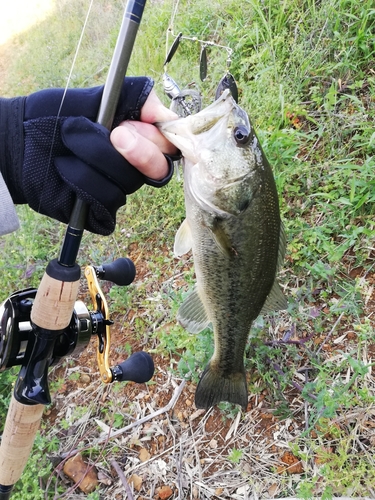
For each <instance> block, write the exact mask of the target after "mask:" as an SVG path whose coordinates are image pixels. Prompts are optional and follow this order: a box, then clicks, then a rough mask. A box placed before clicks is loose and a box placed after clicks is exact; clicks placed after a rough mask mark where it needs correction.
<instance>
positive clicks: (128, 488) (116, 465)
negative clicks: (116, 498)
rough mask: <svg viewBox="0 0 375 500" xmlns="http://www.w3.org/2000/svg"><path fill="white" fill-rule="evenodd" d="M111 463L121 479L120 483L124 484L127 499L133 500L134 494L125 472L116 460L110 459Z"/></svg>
mask: <svg viewBox="0 0 375 500" xmlns="http://www.w3.org/2000/svg"><path fill="white" fill-rule="evenodd" d="M111 465H112V467H113V468H114V469H115V471H116V472H117V474H118V477H119V478H120V479H121V482H122V484H123V486H124V490H125V492H126V495H127V497H128V500H134V496H133V493H132V490H131V489H130V486H129V483H128V482H127V480H126V477H125V474H124V473H123V471H122V469H121V467H120V466H119V464H118V463H117V462H116V460H111Z"/></svg>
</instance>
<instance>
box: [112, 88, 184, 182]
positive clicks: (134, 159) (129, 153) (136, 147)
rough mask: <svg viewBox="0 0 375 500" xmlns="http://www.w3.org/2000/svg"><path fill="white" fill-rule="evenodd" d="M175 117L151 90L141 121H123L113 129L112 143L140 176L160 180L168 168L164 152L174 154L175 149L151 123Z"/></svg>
mask: <svg viewBox="0 0 375 500" xmlns="http://www.w3.org/2000/svg"><path fill="white" fill-rule="evenodd" d="M176 118H178V116H177V115H176V113H174V112H173V111H170V110H169V109H168V108H166V107H165V106H164V105H163V104H162V102H161V101H160V99H159V98H158V96H157V95H156V93H155V91H154V90H152V91H151V93H150V95H149V96H148V98H147V100H146V102H145V104H144V105H143V107H142V110H141V116H140V121H130V120H127V121H124V122H122V123H121V124H120V125H119V126H118V127H116V128H115V129H114V130H113V131H112V133H111V142H112V144H113V146H114V147H115V148H116V149H117V151H118V152H119V153H121V154H122V155H123V156H124V158H126V160H127V161H128V162H129V163H131V164H132V165H133V166H134V167H136V168H137V169H138V170H139V171H140V172H142V174H143V175H145V176H146V177H149V178H150V179H154V180H156V181H160V180H161V179H164V178H165V177H166V176H167V175H168V172H169V168H170V166H169V164H168V162H167V160H166V158H165V156H164V155H169V156H174V155H176V154H177V152H178V150H177V149H176V147H175V146H174V145H173V144H172V143H170V142H169V141H168V140H167V139H166V138H165V137H164V136H163V135H162V134H161V132H160V131H159V130H158V129H157V128H156V127H155V126H154V125H153V124H154V123H155V122H162V121H167V120H174V119H176Z"/></svg>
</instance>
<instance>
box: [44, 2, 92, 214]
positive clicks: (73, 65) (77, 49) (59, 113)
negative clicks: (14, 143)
mask: <svg viewBox="0 0 375 500" xmlns="http://www.w3.org/2000/svg"><path fill="white" fill-rule="evenodd" d="M93 3H94V0H90V4H89V7H88V10H87V13H86V17H85V21H84V23H83V27H82V29H81V34H80V37H79V40H78V43H77V47H76V50H75V53H74V57H73V61H72V64H71V66H70V71H69V75H68V78H67V80H66V84H65V87H64V92H63V95H62V97H61V102H60V106H59V109H58V111H57V115H56V120H55V126H54V129H53V133H52V141H51V148H50V152H49V157H48V163H47V169H46V173H45V175H44V180H43V183H42V192H43V191H44V186H45V184H46V179H47V178H48V174H49V170H50V166H51V163H52V156H53V146H54V143H55V139H56V134H57V125H58V121H59V118H60V116H61V110H62V107H63V104H64V101H65V97H66V93H67V91H68V88H69V85H70V82H71V79H72V75H73V70H74V67H75V64H76V61H77V57H78V53H79V51H80V49H81V45H82V40H83V37H84V34H85V31H86V27H87V24H88V20H89V17H90V13H91V9H92V6H93ZM41 203H42V197H41V199H40V202H39V207H38V213H40V207H41Z"/></svg>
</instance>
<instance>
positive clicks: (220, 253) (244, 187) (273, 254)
mask: <svg viewBox="0 0 375 500" xmlns="http://www.w3.org/2000/svg"><path fill="white" fill-rule="evenodd" d="M157 126H158V127H159V129H160V131H161V132H162V133H163V134H164V136H165V137H167V139H169V141H171V142H172V143H173V144H174V145H175V146H176V147H177V148H179V149H180V150H181V152H182V155H183V156H184V158H185V160H184V193H185V205H186V219H185V221H184V222H183V223H182V225H181V227H180V228H179V230H178V232H177V234H176V239H175V245H174V252H175V254H176V255H177V256H180V255H183V254H184V253H186V252H188V251H189V250H190V249H192V252H193V259H194V267H195V273H196V286H195V288H194V289H193V291H192V292H191V293H190V294H189V295H188V296H187V298H186V300H185V301H184V302H183V304H182V305H181V307H180V309H179V311H178V316H177V317H178V320H179V321H180V323H181V324H182V326H184V327H185V328H186V329H187V330H188V331H189V332H191V333H198V332H200V331H201V330H203V329H204V328H206V327H207V326H208V325H209V324H210V323H211V324H212V328H213V332H214V340H215V351H214V354H213V356H212V358H211V360H210V362H209V363H208V365H207V366H206V368H205V370H204V372H203V374H202V376H201V378H200V381H199V384H198V386H197V390H196V393H195V404H196V406H197V408H209V407H211V406H213V405H215V404H217V403H219V402H220V401H228V402H231V403H236V404H239V405H241V406H242V407H243V408H244V409H246V407H247V403H248V394H247V381H246V373H245V368H244V351H245V347H246V342H247V338H248V336H249V332H250V327H251V324H252V322H253V321H254V320H255V319H256V317H257V316H258V315H259V314H260V313H261V312H263V313H264V312H267V311H271V310H277V309H283V308H285V307H286V299H285V297H284V295H283V293H282V291H281V288H280V286H279V284H278V283H277V281H276V280H275V278H276V274H277V271H278V269H279V267H280V265H281V263H282V261H283V258H284V252H285V237H284V231H283V227H282V224H281V221H280V213H279V203H278V196H277V191H276V186H275V181H274V177H273V174H272V170H271V167H270V165H269V163H268V161H267V158H266V157H265V155H264V153H263V151H262V148H261V146H260V144H259V141H258V139H257V136H256V134H255V131H254V129H253V127H252V125H251V123H250V121H249V118H248V116H247V114H246V112H245V111H244V110H243V109H242V108H241V107H240V106H238V105H237V104H236V102H235V101H234V99H233V98H232V97H231V95H230V93H229V91H225V92H224V93H223V94H222V95H221V97H220V98H219V99H218V100H216V101H215V102H214V103H213V104H211V105H210V106H208V107H207V108H205V109H203V110H202V111H200V112H199V113H197V114H195V115H191V116H187V117H185V118H180V119H177V120H175V121H170V122H164V123H158V124H157Z"/></svg>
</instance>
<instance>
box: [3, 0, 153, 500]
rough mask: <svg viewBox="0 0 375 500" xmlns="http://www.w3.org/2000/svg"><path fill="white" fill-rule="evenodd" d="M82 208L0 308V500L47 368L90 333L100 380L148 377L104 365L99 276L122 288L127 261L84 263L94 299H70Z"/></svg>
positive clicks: (125, 40) (111, 78) (133, 4)
mask: <svg viewBox="0 0 375 500" xmlns="http://www.w3.org/2000/svg"><path fill="white" fill-rule="evenodd" d="M145 4H146V0H128V3H127V5H126V7H125V11H124V16H123V20H122V24H121V28H120V31H119V35H118V38H117V42H116V46H115V50H114V53H113V57H112V61H111V64H110V67H109V71H108V76H107V80H106V83H105V85H104V90H103V96H102V100H101V104H100V108H99V112H98V116H97V123H99V124H100V125H103V126H104V127H106V128H107V129H110V128H111V126H112V123H113V119H114V116H115V112H116V107H117V103H118V100H119V97H120V93H121V86H122V83H123V79H124V77H125V74H126V71H127V67H128V64H129V60H130V56H131V53H132V51H133V46H134V42H135V39H136V35H137V31H138V28H139V25H140V22H141V19H142V15H143V11H144V7H145ZM87 213H88V205H87V204H86V203H85V202H83V201H82V200H80V199H77V200H76V202H75V205H74V208H73V211H72V214H71V217H70V220H69V224H68V226H67V229H66V233H65V237H64V241H63V243H62V248H61V251H60V255H59V257H58V258H57V259H54V260H52V261H51V262H49V264H48V266H47V268H46V271H45V273H44V276H43V278H42V280H41V282H40V285H39V288H38V289H27V290H23V291H20V292H15V293H14V294H12V295H11V296H10V297H9V298H8V299H7V300H6V301H5V302H4V303H3V304H2V305H1V306H0V372H1V371H3V370H5V369H7V368H9V367H11V366H17V365H20V366H21V368H20V372H19V375H18V378H17V381H16V384H15V388H14V392H13V394H12V397H11V402H10V405H9V409H8V413H7V418H6V422H5V428H4V432H3V435H2V438H1V446H0V500H8V499H9V498H10V496H11V492H12V489H13V486H14V485H15V483H16V482H17V481H18V480H19V478H20V477H21V475H22V472H23V470H24V468H25V466H26V464H27V461H28V458H29V455H30V452H31V449H32V446H33V443H34V440H35V436H36V433H37V431H38V429H39V425H40V421H41V418H42V414H43V410H44V407H45V405H47V404H49V403H50V402H51V397H50V392H49V386H48V370H49V367H50V366H53V365H54V364H57V363H58V362H59V361H60V360H61V359H63V358H64V357H66V356H68V355H71V354H72V353H73V352H74V353H75V354H76V353H77V352H80V351H82V350H83V349H84V348H85V347H86V345H87V344H88V342H89V340H90V338H91V336H92V335H96V336H97V337H98V343H97V344H98V347H97V361H98V365H99V371H100V376H101V379H102V381H103V382H105V383H110V382H114V381H124V380H131V381H134V382H137V383H143V382H147V381H148V380H150V379H151V377H152V376H153V373H154V365H153V361H152V358H151V357H150V356H149V355H148V354H147V353H145V352H142V351H141V352H137V353H135V354H133V355H132V356H130V357H129V358H128V359H127V360H126V361H124V362H123V363H120V364H119V365H116V366H115V367H113V368H111V367H110V366H109V348H110V325H111V324H112V321H111V320H110V318H109V313H108V306H107V303H106V300H105V297H104V295H103V292H102V290H101V288H100V285H99V281H98V280H99V279H105V280H108V281H112V282H113V283H115V284H118V285H128V284H130V283H131V282H132V281H133V280H134V278H135V267H134V264H133V262H132V261H131V260H130V259H125V258H121V259H117V260H116V261H114V262H113V263H112V264H109V265H103V266H98V267H94V266H87V267H86V269H85V277H86V279H87V285H88V289H89V292H90V296H91V299H92V302H93V309H94V310H93V311H89V310H88V309H87V308H86V306H85V304H84V303H83V302H82V301H77V295H78V288H79V284H80V278H81V269H80V266H79V265H78V264H77V263H76V258H77V254H78V251H79V247H80V243H81V239H82V235H83V231H84V227H85V222H86V218H87Z"/></svg>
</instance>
